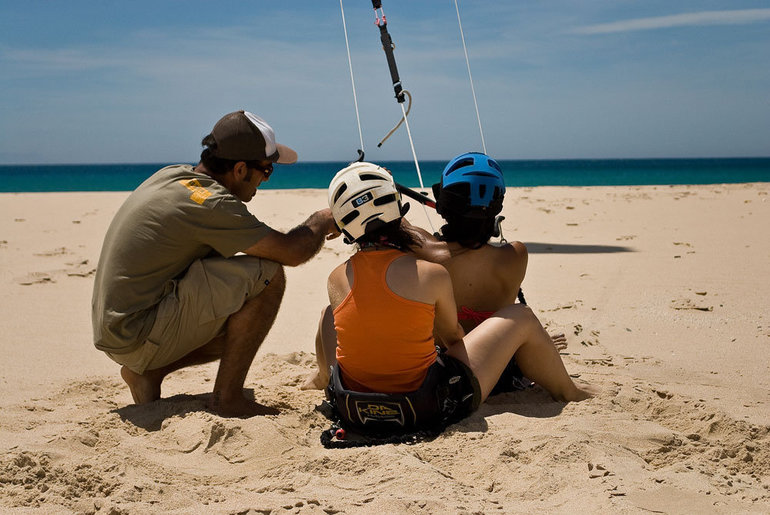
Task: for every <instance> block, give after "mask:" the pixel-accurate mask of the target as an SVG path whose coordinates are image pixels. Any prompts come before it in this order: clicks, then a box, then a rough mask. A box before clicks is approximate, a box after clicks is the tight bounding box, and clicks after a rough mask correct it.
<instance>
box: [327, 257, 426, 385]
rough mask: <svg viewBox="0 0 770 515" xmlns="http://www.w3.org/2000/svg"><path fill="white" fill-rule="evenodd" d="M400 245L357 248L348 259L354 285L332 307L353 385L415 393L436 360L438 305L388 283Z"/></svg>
mask: <svg viewBox="0 0 770 515" xmlns="http://www.w3.org/2000/svg"><path fill="white" fill-rule="evenodd" d="M403 255H404V252H402V251H400V250H391V249H388V250H376V251H367V252H357V253H356V254H354V255H353V257H351V258H350V263H351V264H352V266H353V287H352V288H351V290H350V293H348V295H347V296H346V297H345V299H344V300H343V301H342V303H341V304H340V305H339V306H337V308H336V309H335V310H334V327H335V328H336V329H337V362H338V363H339V366H340V370H341V371H342V378H343V380H344V382H345V383H346V386H347V387H348V388H350V389H351V390H357V391H364V392H365V391H372V392H382V393H401V392H411V391H414V390H416V389H418V388H419V387H420V385H421V384H422V382H423V380H424V379H425V375H426V374H427V373H428V367H430V366H431V365H432V364H433V362H434V361H435V360H436V348H435V345H434V343H433V319H434V316H435V308H434V306H433V305H431V304H425V303H423V302H417V301H414V300H410V299H406V298H404V297H401V296H399V295H396V294H395V293H394V292H393V291H392V290H391V289H390V288H389V287H388V285H387V282H386V281H385V274H386V273H387V272H388V267H389V266H390V264H391V263H392V262H393V261H394V260H396V259H398V258H399V257H401V256H403Z"/></svg>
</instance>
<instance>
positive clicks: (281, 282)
mask: <svg viewBox="0 0 770 515" xmlns="http://www.w3.org/2000/svg"><path fill="white" fill-rule="evenodd" d="M269 281H270V282H269V283H268V285H267V286H266V287H265V291H264V293H270V294H272V295H278V296H280V297H283V293H284V291H286V274H285V273H284V270H283V265H278V268H276V270H275V273H273V276H272V277H271V278H270V279H269Z"/></svg>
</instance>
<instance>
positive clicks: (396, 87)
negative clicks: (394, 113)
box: [372, 0, 405, 104]
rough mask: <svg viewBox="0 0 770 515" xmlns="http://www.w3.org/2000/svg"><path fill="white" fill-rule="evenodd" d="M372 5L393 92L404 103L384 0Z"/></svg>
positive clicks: (377, 0) (375, 1)
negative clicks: (378, 10) (383, 7)
mask: <svg viewBox="0 0 770 515" xmlns="http://www.w3.org/2000/svg"><path fill="white" fill-rule="evenodd" d="M372 7H374V11H375V13H374V15H375V22H374V23H375V24H376V25H377V27H379V29H380V41H381V42H382V49H383V50H384V51H385V58H386V59H387V60H388V69H389V70H390V79H391V81H392V82H393V92H394V93H395V94H396V100H397V101H398V103H399V104H400V103H403V102H404V100H405V97H404V93H403V88H402V87H401V79H400V78H399V76H398V67H397V66H396V57H395V56H394V55H393V48H394V45H393V40H392V39H391V37H390V34H389V33H388V21H387V19H386V18H385V13H384V12H382V2H380V1H379V0H372ZM377 9H380V11H381V14H382V15H381V16H380V14H377Z"/></svg>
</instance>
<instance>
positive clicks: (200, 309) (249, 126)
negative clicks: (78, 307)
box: [92, 111, 339, 417]
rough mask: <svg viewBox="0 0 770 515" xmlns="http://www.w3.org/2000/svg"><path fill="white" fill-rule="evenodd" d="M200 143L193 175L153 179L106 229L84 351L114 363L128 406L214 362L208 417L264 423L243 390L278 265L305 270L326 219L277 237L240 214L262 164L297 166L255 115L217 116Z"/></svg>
mask: <svg viewBox="0 0 770 515" xmlns="http://www.w3.org/2000/svg"><path fill="white" fill-rule="evenodd" d="M202 144H203V145H204V146H205V148H204V150H203V152H202V153H201V160H200V162H199V163H198V165H197V166H195V167H193V166H190V165H173V166H167V167H165V168H163V169H161V170H159V171H158V172H156V173H155V174H154V175H152V176H151V177H150V178H149V179H147V180H146V181H144V183H142V184H141V185H140V186H139V187H138V188H137V189H136V190H135V191H134V192H133V193H132V194H131V195H130V196H129V197H128V199H126V201H125V203H124V204H123V205H122V206H121V208H120V209H119V210H118V212H117V214H116V215H115V218H114V219H113V221H112V223H111V224H110V227H109V229H108V230H107V234H106V236H105V238H104V245H103V247H102V252H101V256H100V258H99V265H98V267H97V271H96V279H95V283H94V293H93V300H92V321H93V330H94V345H95V346H96V348H97V349H99V350H101V351H104V352H105V353H106V354H107V355H108V356H109V357H110V358H111V359H112V360H114V361H115V362H117V363H118V364H120V365H122V368H121V376H122V377H123V380H124V381H125V382H126V383H127V384H128V387H129V388H130V390H131V395H132V396H133V399H134V402H136V403H137V404H146V403H148V402H152V401H154V400H157V399H160V396H161V384H162V383H163V379H164V378H165V377H166V375H168V374H169V373H171V372H173V371H175V370H179V369H181V368H184V367H189V366H191V365H197V364H201V363H207V362H210V361H214V360H217V359H219V360H220V362H219V370H218V372H217V377H216V381H215V383H214V391H213V394H212V396H211V399H210V401H209V403H208V407H209V409H211V410H212V411H214V412H215V413H217V414H219V415H221V416H225V417H250V416H254V415H264V414H271V413H276V410H274V409H272V408H269V407H266V406H263V405H260V404H258V403H256V402H254V401H252V400H249V399H247V398H245V397H244V394H243V384H244V382H245V380H246V374H247V373H248V371H249V368H250V367H251V363H252V361H253V360H254V356H255V355H256V353H257V350H258V349H259V347H260V345H261V344H262V341H263V340H264V339H265V336H267V333H268V331H269V330H270V328H271V327H272V325H273V322H274V321H275V317H276V314H277V313H278V308H279V307H280V304H281V299H282V298H283V294H284V288H285V277H284V272H283V268H282V266H283V265H286V266H297V265H299V264H301V263H304V262H306V261H308V260H309V259H311V258H312V257H313V256H315V254H316V253H317V252H318V251H319V250H320V248H321V246H322V245H323V242H324V238H325V237H327V236H329V237H330V238H331V237H334V236H336V235H338V234H339V233H338V231H337V229H336V226H335V224H334V219H333V218H332V216H331V212H330V210H329V209H322V210H320V211H317V212H315V213H313V214H312V215H311V216H310V218H308V219H307V220H306V221H305V222H303V223H302V224H300V225H298V226H297V227H295V228H294V229H292V230H291V231H289V232H288V233H282V232H279V231H276V230H274V229H271V228H270V227H268V226H267V225H265V224H264V223H263V222H260V221H259V220H258V219H257V218H256V217H255V216H254V215H252V214H251V213H250V212H249V211H248V209H247V208H246V205H245V204H244V203H245V202H248V201H249V200H251V199H252V198H253V197H254V195H255V193H256V190H257V188H258V187H259V186H260V184H261V183H262V182H264V181H267V180H268V179H269V177H270V174H271V173H272V172H273V163H280V164H291V163H294V162H296V160H297V153H296V152H294V151H293V150H292V149H290V148H289V147H286V146H283V145H280V144H278V143H276V142H275V135H274V132H273V129H272V128H271V127H270V125H268V124H267V122H265V121H264V120H262V119H261V118H259V117H258V116H256V115H254V114H252V113H249V112H245V111H236V112H233V113H230V114H228V115H225V116H224V117H223V118H222V119H220V120H219V121H218V122H217V124H216V125H215V126H214V128H213V130H212V131H211V134H209V135H208V136H206V137H205V138H204V139H203V142H202ZM237 253H243V254H245V255H237V256H236V254H237Z"/></svg>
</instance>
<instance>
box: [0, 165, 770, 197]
mask: <svg viewBox="0 0 770 515" xmlns="http://www.w3.org/2000/svg"><path fill="white" fill-rule="evenodd" d="M498 162H499V163H500V165H501V167H502V169H503V172H504V177H505V184H506V186H513V187H515V186H627V185H650V184H661V185H664V184H720V183H743V182H770V158H720V159H579V160H569V159H566V160H512V161H498ZM166 164H170V163H150V164H88V165H72V164H60V165H0V192H42V191H131V190H133V189H134V188H136V187H137V186H138V185H139V184H141V183H142V181H144V180H145V179H146V178H147V177H149V176H150V175H152V174H153V173H155V172H156V171H157V170H159V169H160V168H162V167H164V166H166ZM347 164H348V163H347V162H331V161H329V162H302V163H296V164H294V165H290V166H284V165H276V166H275V172H274V173H273V175H272V176H271V177H270V180H269V181H268V182H266V183H263V184H262V185H261V186H260V188H261V189H294V188H324V189H325V188H327V187H328V186H329V181H330V180H331V178H332V177H333V176H334V174H335V173H336V172H337V171H338V170H339V169H341V168H343V167H345V166H347ZM378 164H380V165H382V166H385V167H386V168H388V169H389V170H390V171H391V172H392V173H393V176H394V177H395V179H396V182H398V183H400V184H403V185H404V186H409V187H419V186H420V181H419V178H418V175H417V170H416V167H415V165H414V162H411V161H396V162H382V163H378ZM445 164H446V163H445V162H444V161H422V162H421V163H420V171H421V175H422V182H423V186H424V187H425V188H426V189H429V188H430V185H432V184H433V183H436V182H438V181H439V180H440V177H441V171H442V170H443V168H444V165H445Z"/></svg>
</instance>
